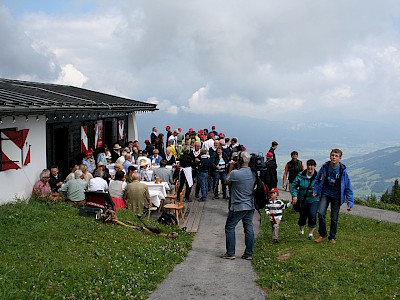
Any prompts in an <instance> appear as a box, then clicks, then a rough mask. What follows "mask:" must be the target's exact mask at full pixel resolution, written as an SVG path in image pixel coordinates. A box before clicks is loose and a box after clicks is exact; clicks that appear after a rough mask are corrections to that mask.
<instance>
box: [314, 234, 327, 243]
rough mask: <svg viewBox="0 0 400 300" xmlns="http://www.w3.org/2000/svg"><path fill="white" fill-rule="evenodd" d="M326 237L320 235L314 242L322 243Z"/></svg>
mask: <svg viewBox="0 0 400 300" xmlns="http://www.w3.org/2000/svg"><path fill="white" fill-rule="evenodd" d="M324 239H325V238H324V237H323V236H319V237H317V238H316V239H315V240H314V242H316V243H321V242H322V241H323V240H324Z"/></svg>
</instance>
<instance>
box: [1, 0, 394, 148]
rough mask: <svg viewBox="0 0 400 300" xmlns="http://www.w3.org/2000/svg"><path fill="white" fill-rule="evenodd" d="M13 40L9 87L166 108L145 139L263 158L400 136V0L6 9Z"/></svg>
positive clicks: (173, 1)
mask: <svg viewBox="0 0 400 300" xmlns="http://www.w3.org/2000/svg"><path fill="white" fill-rule="evenodd" d="M0 38H1V41H2V42H1V43H0V53H1V55H0V77H3V78H10V79H20V80H30V81H38V82H52V83H58V84H66V85H74V86H78V87H83V88H86V89H91V90H95V91H100V92H105V93H109V94H113V95H117V96H122V97H127V98H130V99H135V100H140V101H145V102H151V103H156V104H158V108H159V111H158V112H156V113H151V114H144V115H142V116H139V117H138V122H139V126H140V127H139V129H140V130H139V134H140V135H141V139H143V140H144V139H145V138H147V136H144V135H149V134H150V132H151V127H152V126H157V127H159V128H160V131H161V132H163V131H164V129H163V128H164V126H165V125H167V124H168V125H171V126H172V127H173V128H176V127H183V128H184V129H187V128H189V127H194V128H195V129H199V128H210V127H211V124H215V125H217V129H220V130H224V131H226V132H227V134H230V135H231V136H234V135H238V136H240V137H241V138H243V140H244V141H246V142H247V143H250V138H251V139H254V138H260V139H261V141H260V143H261V142H262V143H264V144H266V146H265V147H264V148H267V147H269V144H270V142H271V141H272V140H279V141H282V142H283V141H284V142H285V143H287V144H289V145H288V149H290V148H293V147H294V145H292V144H291V141H293V140H294V139H293V136H296V141H297V142H296V143H299V141H302V140H312V143H315V144H317V143H319V142H320V138H318V140H317V141H315V138H314V140H313V137H315V136H322V137H324V136H326V134H324V132H329V133H330V134H332V136H331V137H329V138H328V137H327V138H326V139H327V141H323V143H324V144H327V146H328V147H329V146H330V144H334V143H333V142H332V141H331V140H332V139H339V137H343V136H345V137H343V138H342V139H340V142H341V143H345V142H346V141H347V143H350V144H351V143H352V142H353V143H368V142H374V143H377V142H378V143H380V142H384V141H388V142H389V143H390V142H391V141H392V140H396V139H397V138H398V137H399V133H398V131H399V130H398V128H399V123H400V121H399V118H398V115H399V112H400V101H399V100H400V90H399V86H400V76H399V75H400V52H399V49H400V4H399V2H398V0H380V1H375V0H368V1H365V0H363V1H362V0H336V1H317V0H313V1H312V0H296V1H287V0H280V1H278V0H262V1H261V0H260V1H259V0H253V1H242V0H220V1H209V0H201V1H200V0H194V1H184V0H170V1H162V0H155V1H151V0H143V1H132V0H125V1H123V0H113V1H106V0H104V1H92V0H68V1H64V0H60V1H57V0H48V1H45V0H37V1H35V0H0ZM360 133H361V135H360ZM361 136H362V139H361ZM292 143H294V142H292ZM267 144H268V145H267ZM257 147H259V146H255V147H254V148H257ZM374 150H375V149H374Z"/></svg>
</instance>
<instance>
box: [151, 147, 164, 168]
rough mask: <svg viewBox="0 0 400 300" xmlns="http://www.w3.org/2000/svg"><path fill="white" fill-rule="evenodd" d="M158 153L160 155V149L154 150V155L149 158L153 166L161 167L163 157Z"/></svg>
mask: <svg viewBox="0 0 400 300" xmlns="http://www.w3.org/2000/svg"><path fill="white" fill-rule="evenodd" d="M158 153H159V151H158V149H154V150H153V155H151V156H150V157H149V159H150V161H151V165H152V166H159V165H160V161H161V159H162V157H161V156H160V155H158Z"/></svg>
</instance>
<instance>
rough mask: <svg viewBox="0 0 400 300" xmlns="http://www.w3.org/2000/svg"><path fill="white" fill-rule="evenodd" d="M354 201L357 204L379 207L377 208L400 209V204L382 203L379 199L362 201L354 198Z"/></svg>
mask: <svg viewBox="0 0 400 300" xmlns="http://www.w3.org/2000/svg"><path fill="white" fill-rule="evenodd" d="M354 203H355V204H359V205H364V206H368V207H374V208H379V209H385V210H392V211H400V205H396V204H390V203H384V202H380V201H371V200H367V201H364V200H361V199H354Z"/></svg>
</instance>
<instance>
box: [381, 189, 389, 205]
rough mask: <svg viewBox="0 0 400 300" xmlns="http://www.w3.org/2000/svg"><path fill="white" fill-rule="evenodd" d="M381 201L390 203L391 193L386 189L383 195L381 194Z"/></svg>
mask: <svg viewBox="0 0 400 300" xmlns="http://www.w3.org/2000/svg"><path fill="white" fill-rule="evenodd" d="M381 202H383V203H390V195H389V191H388V190H386V191H385V192H384V193H383V194H382V196H381Z"/></svg>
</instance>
